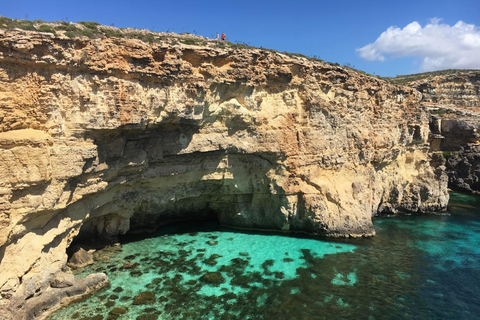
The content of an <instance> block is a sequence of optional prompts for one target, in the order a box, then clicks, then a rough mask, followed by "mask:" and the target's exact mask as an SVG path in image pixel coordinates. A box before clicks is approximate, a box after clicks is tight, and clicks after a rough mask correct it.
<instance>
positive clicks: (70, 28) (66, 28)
mask: <svg viewBox="0 0 480 320" xmlns="http://www.w3.org/2000/svg"><path fill="white" fill-rule="evenodd" d="M55 29H56V30H64V31H71V32H79V31H80V29H78V28H77V27H76V26H75V25H74V24H63V25H59V26H56V27H55Z"/></svg>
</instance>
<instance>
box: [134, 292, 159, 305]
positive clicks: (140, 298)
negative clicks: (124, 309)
mask: <svg viewBox="0 0 480 320" xmlns="http://www.w3.org/2000/svg"><path fill="white" fill-rule="evenodd" d="M155 300H156V297H155V293H153V292H152V291H145V292H142V293H140V294H137V295H136V296H135V298H134V299H133V303H132V304H133V305H142V304H152V303H154V302H155Z"/></svg>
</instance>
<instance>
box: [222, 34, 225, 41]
mask: <svg viewBox="0 0 480 320" xmlns="http://www.w3.org/2000/svg"><path fill="white" fill-rule="evenodd" d="M222 41H225V32H222Z"/></svg>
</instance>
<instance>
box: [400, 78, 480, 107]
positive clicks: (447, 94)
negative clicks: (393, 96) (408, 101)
mask: <svg viewBox="0 0 480 320" xmlns="http://www.w3.org/2000/svg"><path fill="white" fill-rule="evenodd" d="M408 85H409V86H411V87H413V88H415V89H417V90H418V91H420V92H421V93H422V94H423V97H422V101H423V102H426V103H432V104H440V105H453V106H457V107H470V108H471V107H480V99H479V97H480V71H458V72H456V73H453V74H443V75H436V76H430V77H428V78H425V79H421V80H417V81H411V82H409V84H408Z"/></svg>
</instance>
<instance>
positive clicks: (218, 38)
mask: <svg viewBox="0 0 480 320" xmlns="http://www.w3.org/2000/svg"><path fill="white" fill-rule="evenodd" d="M217 41H220V37H219V36H218V32H217Z"/></svg>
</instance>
